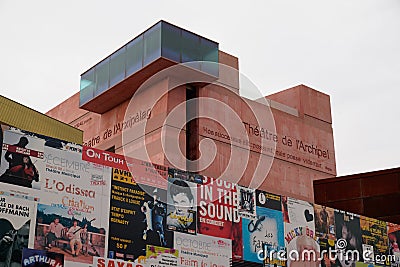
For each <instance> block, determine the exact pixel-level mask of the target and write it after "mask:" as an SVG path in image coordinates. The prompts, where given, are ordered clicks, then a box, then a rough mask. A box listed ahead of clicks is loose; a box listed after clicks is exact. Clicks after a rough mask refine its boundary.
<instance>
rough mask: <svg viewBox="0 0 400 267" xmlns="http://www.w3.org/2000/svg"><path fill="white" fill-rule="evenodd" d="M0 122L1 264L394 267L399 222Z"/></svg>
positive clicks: (399, 231)
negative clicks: (176, 167) (69, 141)
mask: <svg viewBox="0 0 400 267" xmlns="http://www.w3.org/2000/svg"><path fill="white" fill-rule="evenodd" d="M1 129H2V135H1V136H3V138H2V140H0V141H1V144H2V145H1V148H2V149H1V161H0V164H1V165H0V186H1V187H0V266H7V267H8V266H22V265H23V266H32V267H33V266H60V267H61V266H67V267H68V266H98V267H106V266H107V267H111V266H112V267H115V266H118V267H128V266H131V267H145V266H148V267H164V266H184V267H186V266H188V267H189V266H195V267H225V266H231V265H234V266H235V265H238V266H239V265H240V266H292V267H295V266H343V267H345V266H400V262H399V260H398V259H399V257H400V248H399V243H398V242H400V225H395V224H391V223H387V222H383V221H379V220H376V219H372V218H367V217H364V216H360V215H357V214H353V213H349V212H345V211H341V210H334V209H331V208H329V207H324V206H320V205H315V204H312V203H309V202H306V201H303V200H298V199H294V198H292V197H290V196H281V195H276V194H273V193H269V192H264V191H260V190H255V189H251V188H246V187H243V186H240V185H237V184H234V183H230V182H226V181H222V180H220V179H215V178H212V177H205V176H200V175H197V174H192V173H188V172H185V171H181V170H176V169H171V168H166V167H164V166H160V165H155V164H151V163H148V162H144V161H140V160H136V159H129V158H125V157H123V156H121V155H117V154H113V153H109V152H105V151H101V150H98V149H95V148H90V147H82V146H80V145H76V144H72V143H68V142H65V141H62V140H55V139H52V138H48V137H46V136H43V135H38V134H34V133H30V132H26V131H23V130H20V129H16V128H13V127H9V126H6V125H2V126H1ZM394 256H397V259H396V257H394Z"/></svg>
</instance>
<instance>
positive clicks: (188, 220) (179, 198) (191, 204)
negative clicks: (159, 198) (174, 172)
mask: <svg viewBox="0 0 400 267" xmlns="http://www.w3.org/2000/svg"><path fill="white" fill-rule="evenodd" d="M196 203H197V184H196V183H191V182H188V181H185V180H181V179H177V178H168V192H167V228H168V230H171V231H177V232H183V233H188V234H193V235H195V234H196V229H197V228H196V222H197V218H196V217H197V205H196Z"/></svg>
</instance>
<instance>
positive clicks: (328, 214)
mask: <svg viewBox="0 0 400 267" xmlns="http://www.w3.org/2000/svg"><path fill="white" fill-rule="evenodd" d="M314 214H315V233H316V235H317V237H318V238H320V239H328V240H335V239H336V235H335V210H334V209H332V208H329V207H326V206H322V205H318V204H314Z"/></svg>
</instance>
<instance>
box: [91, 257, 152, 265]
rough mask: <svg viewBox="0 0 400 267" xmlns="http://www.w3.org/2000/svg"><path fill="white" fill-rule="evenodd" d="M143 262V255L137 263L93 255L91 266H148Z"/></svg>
mask: <svg viewBox="0 0 400 267" xmlns="http://www.w3.org/2000/svg"><path fill="white" fill-rule="evenodd" d="M145 262H146V258H145V257H143V258H142V259H141V261H140V262H138V263H135V262H131V261H123V260H117V259H108V258H102V257H93V267H148V265H147V264H146V263H145Z"/></svg>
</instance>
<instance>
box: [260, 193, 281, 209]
mask: <svg viewBox="0 0 400 267" xmlns="http://www.w3.org/2000/svg"><path fill="white" fill-rule="evenodd" d="M256 204H257V207H264V208H267V209H271V210H278V211H282V204H281V196H279V195H275V194H272V193H268V192H264V191H261V190H256Z"/></svg>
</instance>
